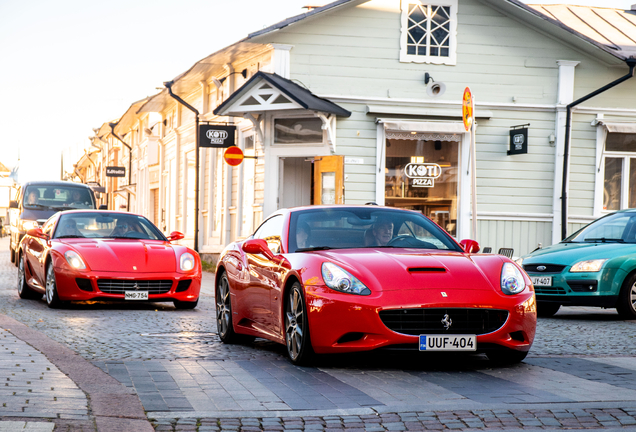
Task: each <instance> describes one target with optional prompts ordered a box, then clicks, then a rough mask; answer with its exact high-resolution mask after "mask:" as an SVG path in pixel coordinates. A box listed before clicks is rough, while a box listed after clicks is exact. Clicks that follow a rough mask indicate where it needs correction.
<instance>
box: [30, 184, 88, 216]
mask: <svg viewBox="0 0 636 432" xmlns="http://www.w3.org/2000/svg"><path fill="white" fill-rule="evenodd" d="M23 204H24V208H28V209H37V210H42V209H45V210H47V209H51V210H71V209H94V208H95V202H94V201H93V194H91V193H90V191H89V190H88V189H86V188H83V187H74V186H44V185H43V186H38V185H31V186H28V187H27V188H26V191H25V194H24V202H23Z"/></svg>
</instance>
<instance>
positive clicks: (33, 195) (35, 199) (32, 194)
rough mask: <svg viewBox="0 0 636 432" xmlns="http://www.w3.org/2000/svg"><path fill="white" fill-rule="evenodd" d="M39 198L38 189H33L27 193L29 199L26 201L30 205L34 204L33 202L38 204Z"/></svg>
mask: <svg viewBox="0 0 636 432" xmlns="http://www.w3.org/2000/svg"><path fill="white" fill-rule="evenodd" d="M38 200H39V197H38V193H37V191H34V190H32V191H31V192H29V194H28V195H27V200H26V203H27V204H28V205H33V204H37V203H38Z"/></svg>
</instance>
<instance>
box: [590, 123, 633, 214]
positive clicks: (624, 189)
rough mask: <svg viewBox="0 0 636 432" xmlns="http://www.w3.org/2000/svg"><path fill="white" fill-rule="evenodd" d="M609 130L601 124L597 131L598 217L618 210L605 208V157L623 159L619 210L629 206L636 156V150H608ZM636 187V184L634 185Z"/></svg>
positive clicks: (596, 208)
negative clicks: (633, 161) (632, 170)
mask: <svg viewBox="0 0 636 432" xmlns="http://www.w3.org/2000/svg"><path fill="white" fill-rule="evenodd" d="M608 135H609V132H607V129H606V128H604V127H602V126H599V127H598V129H597V131H596V170H595V171H596V179H595V188H594V217H595V218H598V217H600V216H604V215H606V214H609V213H613V212H615V211H618V210H605V209H603V202H604V193H605V159H606V158H614V159H622V160H623V162H622V167H621V200H620V208H619V210H623V209H626V208H629V187H630V185H629V172H630V164H631V160H630V159H633V158H636V151H635V152H617V151H607V150H606V149H605V146H606V143H607V137H608ZM634 187H636V186H634Z"/></svg>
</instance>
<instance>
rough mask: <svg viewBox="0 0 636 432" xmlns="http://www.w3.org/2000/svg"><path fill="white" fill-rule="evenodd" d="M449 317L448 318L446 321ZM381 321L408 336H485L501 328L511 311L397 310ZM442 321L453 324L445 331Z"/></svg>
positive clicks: (384, 311)
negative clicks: (434, 334)
mask: <svg viewBox="0 0 636 432" xmlns="http://www.w3.org/2000/svg"><path fill="white" fill-rule="evenodd" d="M446 315H448V317H447V318H446ZM380 319H381V320H382V322H383V323H384V325H385V326H387V327H388V328H389V329H391V330H393V331H394V332H397V333H403V334H408V335H420V334H433V333H444V334H475V335H480V334H486V333H492V332H494V331H495V330H497V329H499V328H501V326H503V325H504V323H505V322H506V320H507V319H508V311H505V310H496V309H468V308H467V309H459V308H455V309H450V308H449V309H446V308H421V309H394V310H383V311H380ZM442 321H446V322H448V321H451V325H450V327H449V328H448V330H446V327H445V325H444V323H443V322H442Z"/></svg>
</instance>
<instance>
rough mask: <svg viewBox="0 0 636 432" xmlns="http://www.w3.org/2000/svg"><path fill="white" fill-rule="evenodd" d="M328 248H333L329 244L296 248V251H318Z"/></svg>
mask: <svg viewBox="0 0 636 432" xmlns="http://www.w3.org/2000/svg"><path fill="white" fill-rule="evenodd" d="M329 249H333V248H332V247H331V246H313V247H306V248H299V249H296V252H309V251H319V250H329Z"/></svg>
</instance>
